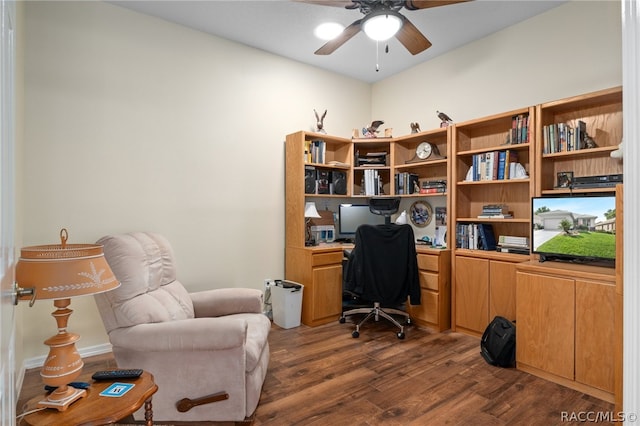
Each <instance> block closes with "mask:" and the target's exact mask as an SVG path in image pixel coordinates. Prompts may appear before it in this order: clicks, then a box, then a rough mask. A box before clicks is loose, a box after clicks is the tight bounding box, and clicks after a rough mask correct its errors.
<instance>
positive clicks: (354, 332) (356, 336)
mask: <svg viewBox="0 0 640 426" xmlns="http://www.w3.org/2000/svg"><path fill="white" fill-rule="evenodd" d="M351 337H353V338H354V339H357V338H358V337H360V332H359V331H357V330H354V331H353V332H352V333H351Z"/></svg>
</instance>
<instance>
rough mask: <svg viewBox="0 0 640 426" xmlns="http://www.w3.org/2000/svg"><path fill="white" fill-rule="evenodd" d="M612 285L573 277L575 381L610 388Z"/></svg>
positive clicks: (613, 298)
mask: <svg viewBox="0 0 640 426" xmlns="http://www.w3.org/2000/svg"><path fill="white" fill-rule="evenodd" d="M614 315H615V286H614V285H612V284H603V283H598V282H592V281H581V280H576V381H577V382H581V383H584V384H587V385H590V386H593V387H596V388H599V389H602V390H605V391H607V392H613V377H614V376H613V368H614V352H615V351H616V346H615V339H614V336H615V333H614V330H615V328H614V318H615V317H614Z"/></svg>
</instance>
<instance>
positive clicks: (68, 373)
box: [14, 229, 120, 411]
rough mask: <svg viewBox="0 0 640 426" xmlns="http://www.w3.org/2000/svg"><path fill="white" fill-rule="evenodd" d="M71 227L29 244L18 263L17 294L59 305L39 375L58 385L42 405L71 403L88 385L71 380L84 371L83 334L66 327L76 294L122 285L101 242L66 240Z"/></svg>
mask: <svg viewBox="0 0 640 426" xmlns="http://www.w3.org/2000/svg"><path fill="white" fill-rule="evenodd" d="M67 238H68V233H67V230H66V229H62V230H61V231H60V240H61V244H60V245H57V244H55V245H42V246H32V247H24V248H22V249H21V252H20V259H18V263H17V265H16V283H15V287H16V293H17V295H18V297H17V298H16V299H15V301H14V303H15V304H17V302H18V299H25V298H30V299H31V302H30V303H29V306H33V303H34V302H35V301H36V300H41V299H50V300H53V305H54V306H55V307H56V308H57V309H56V310H55V311H54V312H53V313H52V314H51V315H52V316H53V317H54V318H55V319H56V322H57V325H58V334H57V335H55V336H53V337H50V338H49V339H47V340H45V341H44V343H45V344H46V345H48V346H49V355H48V356H47V359H46V360H45V362H44V365H43V366H42V370H41V371H40V376H41V377H42V381H43V382H44V383H45V384H46V385H49V386H53V387H56V389H55V390H54V391H53V392H51V393H50V394H49V395H48V396H47V397H46V398H45V399H43V400H42V401H40V402H39V403H38V407H46V408H55V409H57V410H58V411H64V410H66V409H67V408H68V407H69V405H71V403H73V402H74V401H76V400H78V399H79V398H82V397H84V396H85V395H86V391H85V390H83V389H75V388H73V387H71V386H69V383H71V382H73V381H74V380H75V379H76V378H77V377H78V376H80V374H81V373H82V367H83V366H84V363H83V362H82V357H81V356H80V354H79V353H78V351H77V349H76V346H75V342H76V341H78V340H79V339H80V336H79V335H78V334H74V333H69V332H67V322H68V321H69V316H70V315H71V313H72V312H73V311H72V310H71V309H69V308H68V307H69V304H70V303H71V298H72V297H76V296H85V295H92V294H96V293H102V292H105V291H109V290H113V289H114V288H117V287H119V286H120V283H119V282H118V280H116V277H115V276H114V274H113V272H112V271H111V268H109V264H108V263H107V260H106V259H105V257H104V253H103V251H102V246H101V245H94V244H67Z"/></svg>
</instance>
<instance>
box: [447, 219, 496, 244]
mask: <svg viewBox="0 0 640 426" xmlns="http://www.w3.org/2000/svg"><path fill="white" fill-rule="evenodd" d="M456 247H457V248H463V249H470V250H495V249H496V237H495V234H494V232H493V226H492V225H491V224H489V223H468V224H466V223H458V224H457V225H456Z"/></svg>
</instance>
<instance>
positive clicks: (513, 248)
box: [496, 235, 530, 254]
mask: <svg viewBox="0 0 640 426" xmlns="http://www.w3.org/2000/svg"><path fill="white" fill-rule="evenodd" d="M496 250H497V251H499V252H502V253H516V254H530V249H529V237H516V236H512V235H500V236H499V237H498V244H497V247H496Z"/></svg>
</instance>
